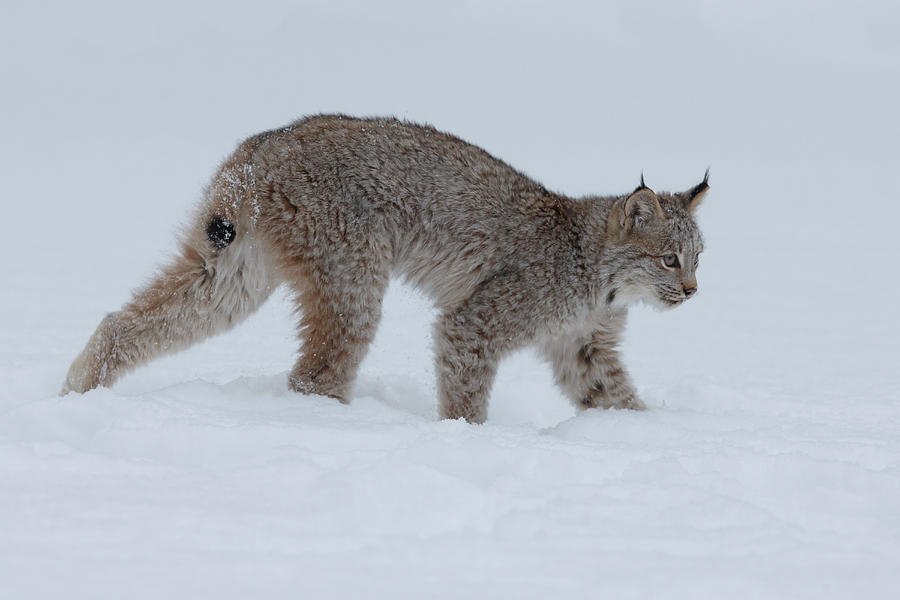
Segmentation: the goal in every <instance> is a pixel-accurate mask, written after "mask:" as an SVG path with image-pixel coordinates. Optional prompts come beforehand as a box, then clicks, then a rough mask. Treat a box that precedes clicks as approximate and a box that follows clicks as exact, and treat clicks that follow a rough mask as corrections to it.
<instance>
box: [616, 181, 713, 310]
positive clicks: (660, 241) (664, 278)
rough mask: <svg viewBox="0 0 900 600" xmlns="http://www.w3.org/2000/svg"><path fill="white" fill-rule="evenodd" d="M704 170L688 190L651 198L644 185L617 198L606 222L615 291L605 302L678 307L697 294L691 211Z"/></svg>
mask: <svg viewBox="0 0 900 600" xmlns="http://www.w3.org/2000/svg"><path fill="white" fill-rule="evenodd" d="M708 182H709V169H707V171H706V175H705V176H704V177H703V181H701V182H700V183H699V184H697V185H695V186H694V187H693V188H691V189H689V190H687V191H685V192H681V193H677V194H671V193H666V192H661V193H659V194H657V193H656V192H654V191H653V190H651V189H650V188H649V187H647V186H646V185H645V184H644V176H643V175H641V185H640V186H638V187H637V189H635V190H634V192H632V193H631V194H628V195H627V196H623V197H621V198H619V199H618V200H617V201H616V202H615V203H614V204H613V207H612V210H611V212H610V215H609V218H608V220H607V224H606V227H607V235H608V240H609V241H610V242H612V244H613V245H614V246H615V247H616V249H617V252H616V254H617V257H618V259H619V264H618V265H617V267H616V271H617V273H621V275H620V277H617V278H616V282H617V287H616V288H615V291H614V292H612V293H611V294H610V297H609V301H610V302H612V301H613V299H617V300H618V301H619V302H624V303H627V302H629V301H636V300H643V301H644V302H646V303H647V304H650V305H651V306H654V307H656V308H672V307H675V306H678V305H679V304H681V303H682V302H684V301H685V300H686V299H688V298H690V297H691V296H693V295H694V294H695V293H696V292H697V274H696V273H697V266H698V262H699V256H700V253H701V252H702V251H703V238H702V236H701V235H700V230H699V228H698V227H697V223H696V221H695V220H694V213H695V211H696V210H697V207H698V206H699V204H700V201H701V200H702V199H703V196H704V195H705V194H706V191H707V190H708V189H709V183H708Z"/></svg>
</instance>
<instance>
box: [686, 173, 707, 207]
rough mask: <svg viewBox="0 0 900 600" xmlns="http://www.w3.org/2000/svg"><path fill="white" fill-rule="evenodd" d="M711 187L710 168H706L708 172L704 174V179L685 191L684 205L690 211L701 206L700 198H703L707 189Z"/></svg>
mask: <svg viewBox="0 0 900 600" xmlns="http://www.w3.org/2000/svg"><path fill="white" fill-rule="evenodd" d="M708 189H709V169H708V168H707V169H706V173H705V174H704V175H703V181H701V182H700V183H698V184H697V185H695V186H694V187H692V188H691V189H689V190H688V191H687V192H685V193H684V195H683V198H684V206H685V208H687V209H688V210H689V211H691V212H693V211H694V210H696V209H697V207H698V206H700V200H702V199H703V196H704V195H705V194H706V190H708Z"/></svg>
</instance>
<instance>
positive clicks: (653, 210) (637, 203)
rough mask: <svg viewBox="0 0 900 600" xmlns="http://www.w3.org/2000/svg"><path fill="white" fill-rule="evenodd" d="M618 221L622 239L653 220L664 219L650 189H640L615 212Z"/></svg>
mask: <svg viewBox="0 0 900 600" xmlns="http://www.w3.org/2000/svg"><path fill="white" fill-rule="evenodd" d="M616 217H617V218H618V220H619V230H620V237H624V236H626V235H628V234H629V233H631V232H632V230H634V229H640V228H641V227H644V226H645V225H647V224H648V223H650V222H652V221H653V220H654V219H662V218H664V215H663V211H662V207H661V206H660V205H659V199H658V198H657V197H656V194H655V193H654V192H653V190H651V189H650V188H646V187H645V188H640V189H638V190H636V191H635V192H633V193H632V194H631V195H630V196H628V197H627V198H626V199H625V202H624V203H623V204H622V207H621V209H620V210H618V211H616Z"/></svg>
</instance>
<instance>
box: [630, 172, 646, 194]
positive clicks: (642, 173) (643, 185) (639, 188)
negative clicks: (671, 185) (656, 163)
mask: <svg viewBox="0 0 900 600" xmlns="http://www.w3.org/2000/svg"><path fill="white" fill-rule="evenodd" d="M649 189H650V188H648V187H647V184H646V183H644V172H643V171H641V185H639V186H637V187H636V188H634V192H639V191H641V190H649ZM634 192H631V193H632V194H633V193H634Z"/></svg>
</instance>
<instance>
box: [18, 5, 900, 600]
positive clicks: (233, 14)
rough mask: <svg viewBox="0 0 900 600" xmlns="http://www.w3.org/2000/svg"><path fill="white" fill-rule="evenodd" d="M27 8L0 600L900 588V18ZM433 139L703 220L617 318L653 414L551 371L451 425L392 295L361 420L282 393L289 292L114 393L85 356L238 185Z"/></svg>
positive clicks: (564, 8)
mask: <svg viewBox="0 0 900 600" xmlns="http://www.w3.org/2000/svg"><path fill="white" fill-rule="evenodd" d="M554 7H555V8H549V7H546V6H544V7H542V6H539V5H537V4H531V3H511V2H491V3H474V2H473V3H454V4H453V5H452V6H451V5H447V6H446V7H435V6H430V5H425V4H420V3H413V2H393V3H390V4H384V3H378V4H377V6H376V5H375V4H370V3H362V2H360V3H346V2H345V3H332V2H327V3H326V2H310V3H307V4H305V5H303V6H296V5H294V4H292V3H286V2H285V3H283V4H280V3H267V4H254V6H253V7H252V8H250V7H246V8H241V7H238V6H235V5H225V6H221V5H220V4H219V3H191V4H190V5H182V4H178V3H164V2H163V3H160V2H157V3H153V4H147V5H143V6H134V5H121V4H119V3H86V4H85V3H79V4H78V5H77V6H76V5H74V4H68V3H59V4H57V5H55V6H48V5H46V4H42V5H41V6H38V5H32V4H28V3H19V4H17V5H15V6H10V7H6V9H5V13H7V15H8V18H6V16H5V18H4V20H3V23H2V24H0V56H3V57H4V58H3V61H2V62H0V80H2V81H3V88H4V93H3V95H2V96H0V109H2V110H0V131H2V132H3V135H2V136H0V176H2V181H3V191H2V193H0V202H2V208H3V211H2V214H3V215H4V217H5V219H4V221H3V223H4V225H5V226H4V227H3V235H2V236H0V256H2V257H3V258H2V260H0V277H2V281H3V282H4V283H3V285H2V286H0V382H2V385H0V598H59V597H65V598H70V599H71V598H102V597H129V598H137V599H140V598H160V597H175V598H193V597H215V598H244V597H271V598H280V597H284V598H287V597H297V596H299V595H305V596H308V597H314V598H316V597H329V598H351V597H360V596H366V597H399V598H422V597H426V598H456V597H462V596H467V597H475V598H494V597H517V598H546V597H572V598H577V597H614V598H645V597H651V598H653V597H667V598H697V597H701V598H704V597H723V596H728V597H732V598H751V597H752V598H759V597H764V598H786V597H789V598H846V597H849V596H851V595H860V596H867V597H890V596H891V595H892V594H893V590H895V589H896V588H897V586H898V584H900V510H898V508H897V507H898V506H900V370H898V368H897V364H898V359H900V335H898V334H900V320H898V316H897V302H896V298H897V297H898V295H900V278H898V276H897V273H898V271H897V261H896V258H895V254H896V247H897V229H896V227H897V225H896V223H897V219H898V217H900V208H898V206H900V202H898V199H897V194H896V192H894V191H893V188H894V183H893V181H892V180H891V177H892V175H893V174H894V172H895V171H896V165H897V164H898V158H900V155H898V152H897V149H896V140H897V138H898V135H900V119H898V116H897V112H896V107H897V106H898V104H900V88H898V84H897V82H898V81H900V45H898V42H897V39H896V36H894V34H893V30H894V25H893V24H895V23H896V22H897V17H898V16H900V15H898V9H897V8H896V7H895V5H893V4H889V3H877V2H871V3H866V4H865V5H864V6H854V7H850V6H849V5H843V4H840V3H803V2H799V3H792V4H790V5H784V4H783V3H767V2H761V3H754V4H753V5H752V6H750V5H748V6H742V7H739V8H738V7H735V6H734V5H728V4H720V3H709V2H685V3H664V2H645V3H629V4H627V5H622V6H615V5H612V4H610V5H603V6H595V5H594V4H593V3H576V2H572V3H567V4H566V3H562V4H554ZM321 111H326V112H332V111H334V112H338V111H340V112H347V113H351V114H396V115H399V116H401V117H407V118H410V119H414V120H420V121H428V122H431V123H433V124H435V125H436V126H438V127H440V128H442V129H446V130H449V131H452V132H454V133H457V134H459V135H462V136H463V137H466V138H467V139H470V140H471V141H473V142H475V143H478V144H480V145H482V146H483V147H485V148H486V149H487V150H489V151H491V152H492V153H494V154H496V155H499V156H501V157H502V158H504V159H505V160H507V161H509V162H510V163H511V164H513V165H514V166H516V167H518V168H521V169H523V170H525V171H526V172H528V173H530V174H532V175H534V176H535V177H537V178H539V179H540V180H541V181H542V182H543V183H545V184H546V185H547V186H548V187H550V188H552V189H556V190H560V191H563V192H566V193H569V194H572V195H579V194H585V193H591V192H596V193H613V192H622V191H627V190H629V189H632V188H633V187H634V186H635V185H636V183H637V180H638V177H639V176H640V173H641V171H644V173H645V176H646V178H647V183H648V184H649V185H650V186H652V187H659V188H663V189H666V188H668V189H682V188H688V187H689V186H691V185H694V184H695V183H697V182H698V181H699V180H700V178H701V177H702V175H703V171H704V169H705V168H706V167H707V166H710V165H711V167H712V170H711V176H710V184H711V186H712V189H711V191H710V194H709V198H708V200H706V201H705V203H704V205H703V206H702V207H701V210H700V223H701V227H702V229H703V230H704V233H705V236H706V240H707V243H706V248H707V250H706V252H705V253H704V255H703V257H702V258H701V266H700V270H699V283H700V293H699V294H698V296H697V297H696V298H694V299H692V300H691V301H690V302H688V303H687V304H686V305H685V306H683V307H680V308H678V309H676V310H674V311H669V312H665V313H657V312H653V311H651V310H648V309H646V308H643V307H638V308H636V309H634V310H633V311H632V315H631V317H630V323H629V327H628V331H627V340H626V344H625V347H624V355H625V361H626V364H627V365H628V366H629V368H630V370H631V372H632V375H633V378H634V380H635V382H636V384H637V386H638V389H639V391H640V393H641V394H642V396H643V398H644V400H645V401H646V402H647V404H648V405H649V407H650V409H649V410H648V411H646V412H642V413H635V412H627V411H608V412H588V413H581V414H578V415H576V414H575V412H574V410H573V409H572V408H571V407H570V406H569V405H568V404H567V402H566V401H565V400H564V399H563V398H562V397H561V396H560V394H559V392H558V391H557V390H556V389H555V388H554V386H553V384H552V381H551V377H550V374H549V371H548V370H547V368H546V367H545V366H544V365H543V364H541V363H540V362H539V361H538V360H537V359H536V358H535V357H534V356H533V355H532V354H531V353H528V352H525V353H521V354H517V355H515V356H513V357H511V358H510V359H509V360H508V361H506V362H505V363H504V365H503V367H502V369H501V372H500V375H499V377H498V380H497V382H496V385H495V388H494V394H493V396H492V404H491V409H490V414H489V420H488V422H487V424H485V425H483V426H470V425H467V424H465V423H461V422H446V421H439V420H437V416H436V415H437V411H436V393H435V384H434V372H433V367H432V364H431V355H430V346H429V344H430V342H429V332H430V322H431V319H432V318H433V312H432V309H431V308H430V307H429V305H428V303H427V302H426V301H425V300H424V299H423V298H422V297H420V296H418V295H417V294H416V293H415V292H414V291H412V290H409V289H407V288H404V287H403V286H401V285H399V284H397V285H394V286H393V287H392V288H391V290H390V292H389V296H388V300H387V303H386V312H385V317H384V321H383V324H382V327H381V329H380V331H379V335H378V338H377V340H376V342H375V344H374V346H373V348H372V350H371V352H370V354H369V356H368V357H367V359H366V361H365V363H364V365H363V367H362V373H361V375H360V379H359V382H358V385H357V391H356V397H355V398H354V401H353V403H352V404H351V405H349V406H343V405H339V404H336V403H335V402H334V401H331V400H329V399H326V398H317V397H309V396H301V395H297V394H293V393H290V392H288V391H287V386H286V377H287V371H288V369H289V368H290V366H291V364H292V362H293V357H294V352H295V351H296V347H297V343H296V341H295V339H294V325H293V319H292V317H291V308H290V305H289V302H288V301H287V299H286V298H285V296H284V294H282V293H279V294H276V296H275V297H274V298H273V299H272V300H270V301H269V303H268V304H267V305H265V307H264V308H263V309H262V310H261V311H260V312H259V313H258V314H256V315H255V316H254V317H252V318H251V319H250V320H249V321H248V322H247V323H246V324H244V325H243V326H241V327H240V328H238V329H236V330H235V331H233V332H231V333H229V334H226V335H224V336H220V337H218V338H215V339H213V340H210V341H208V342H206V343H204V344H202V345H200V346H197V347H195V348H192V349H191V350H189V351H187V352H185V353H182V354H179V355H177V356H174V357H169V358H166V359H163V360H160V361H157V362H155V363H153V364H151V365H150V366H148V367H146V368H144V369H141V370H139V371H137V372H135V373H134V374H132V375H131V376H129V377H127V378H125V379H123V380H122V381H121V382H120V383H119V384H117V385H116V386H115V387H114V388H113V389H101V390H95V391H92V392H90V393H88V394H85V395H83V396H78V395H69V396H66V397H63V398H60V397H58V396H57V395H56V394H57V392H58V390H59V387H60V385H61V384H62V380H63V377H64V375H65V372H66V369H67V368H68V365H69V362H70V361H71V360H72V358H74V356H75V355H76V354H77V353H78V351H79V350H80V349H81V347H82V346H83V344H84V343H85V341H86V340H87V338H88V336H89V335H90V333H91V332H92V331H93V329H94V327H95V326H96V325H97V323H99V321H100V319H101V318H102V317H103V315H104V314H105V313H106V312H108V311H110V310H114V309H115V308H117V307H118V306H119V305H121V304H122V302H123V301H124V300H125V299H126V298H127V297H128V294H129V292H130V290H131V289H133V288H135V287H137V286H138V285H140V284H141V283H142V282H143V281H144V279H145V278H146V277H147V276H149V274H150V273H151V272H152V270H153V268H154V266H155V265H158V264H159V263H160V262H161V261H162V260H164V258H165V257H166V255H167V253H168V252H170V251H171V250H172V249H173V248H174V237H175V236H174V234H175V231H176V229H177V227H178V225H179V223H180V222H182V221H183V220H184V219H185V217H186V215H188V214H190V211H191V209H192V206H193V202H194V201H195V200H196V198H198V197H199V193H200V190H201V189H202V186H203V185H205V183H206V182H207V180H208V178H209V176H210V175H211V173H212V171H213V169H214V168H215V166H216V165H217V163H218V161H219V160H220V159H221V158H222V157H223V156H224V155H225V154H226V153H227V152H229V151H230V149H231V148H233V146H234V144H235V142H236V141H237V140H238V139H240V138H242V137H245V136H247V135H250V134H252V133H254V132H256V131H259V130H262V129H267V128H272V127H277V126H281V125H284V124H285V123H288V122H289V121H290V120H291V119H293V118H295V117H297V116H300V115H302V114H307V113H314V112H321Z"/></svg>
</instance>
